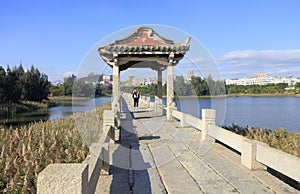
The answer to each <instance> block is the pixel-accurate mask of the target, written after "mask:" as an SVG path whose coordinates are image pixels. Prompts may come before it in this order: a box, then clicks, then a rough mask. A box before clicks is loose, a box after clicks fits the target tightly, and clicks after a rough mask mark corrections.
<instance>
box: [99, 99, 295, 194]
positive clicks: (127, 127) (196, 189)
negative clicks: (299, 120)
mask: <svg viewBox="0 0 300 194" xmlns="http://www.w3.org/2000/svg"><path fill="white" fill-rule="evenodd" d="M122 109H123V112H124V114H125V115H124V116H126V118H125V119H123V120H122V121H121V141H120V142H119V144H116V147H115V151H114V153H113V166H112V167H111V172H110V174H111V175H108V176H103V175H101V178H100V181H99V186H100V187H99V188H100V190H98V192H99V193H113V194H115V193H116V194H119V193H120V194H121V193H122V194H123V193H142V194H148V193H178V194H183V193H259V194H261V193H276V192H279V193H298V192H299V191H297V190H295V189H293V188H291V187H289V186H288V185H286V184H285V183H283V182H281V181H280V180H278V179H277V178H275V177H273V176H271V175H269V174H268V173H267V172H266V171H250V170H248V169H246V168H245V167H243V166H241V165H240V162H239V161H240V156H239V155H238V154H236V153H234V152H232V151H231V150H230V149H228V148H226V147H224V146H222V145H220V144H218V143H213V142H201V141H200V139H201V132H200V131H198V130H196V129H195V128H192V127H188V126H186V127H179V123H178V122H176V121H167V120H166V118H165V117H163V116H160V115H158V114H157V113H154V112H153V111H150V110H149V109H145V108H138V109H135V108H134V107H132V99H125V100H123V103H122Z"/></svg>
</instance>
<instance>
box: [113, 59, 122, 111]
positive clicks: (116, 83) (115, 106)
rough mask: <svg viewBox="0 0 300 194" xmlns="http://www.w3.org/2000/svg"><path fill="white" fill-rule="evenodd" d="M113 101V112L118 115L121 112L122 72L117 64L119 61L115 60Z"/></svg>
mask: <svg viewBox="0 0 300 194" xmlns="http://www.w3.org/2000/svg"><path fill="white" fill-rule="evenodd" d="M112 94H113V101H112V110H113V111H114V112H115V113H117V112H118V111H119V110H120V102H119V99H120V70H119V65H118V63H117V59H115V61H114V64H113V91H112Z"/></svg>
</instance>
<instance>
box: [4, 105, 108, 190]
mask: <svg viewBox="0 0 300 194" xmlns="http://www.w3.org/2000/svg"><path fill="white" fill-rule="evenodd" d="M104 109H109V105H106V106H105V107H99V108H97V109H96V112H97V115H98V116H97V117H94V118H97V119H99V121H98V123H100V122H101V118H102V112H103V110H104ZM92 114H95V111H92V112H89V113H81V114H76V115H73V116H71V117H68V118H64V119H59V120H54V121H51V122H50V121H46V122H42V121H40V122H35V123H32V124H29V125H27V126H23V127H21V128H16V129H13V128H12V127H10V128H4V127H0V193H36V183H37V177H38V174H39V172H41V171H42V170H43V169H44V168H45V167H46V166H47V165H48V164H50V163H74V162H75V163H80V162H82V161H83V160H84V159H85V158H86V156H87V154H88V153H89V150H88V147H87V146H86V144H85V143H84V141H82V139H85V137H83V138H82V135H87V134H89V132H91V131H92V132H93V134H97V131H98V134H99V131H100V128H97V127H99V125H95V122H96V121H95V120H94V123H91V121H90V120H89V118H91V117H90V116H91V115H92ZM78 118H80V119H81V120H82V121H85V120H87V121H88V122H87V123H89V125H86V126H85V127H84V126H80V127H78V125H77V123H76V122H75V120H76V119H77V120H78ZM91 125H93V126H97V127H94V128H92V130H90V129H89V127H90V126H91ZM79 128H80V130H78V129H79ZM94 140H96V139H94ZM92 141H93V140H91V141H90V142H89V143H91V142H92Z"/></svg>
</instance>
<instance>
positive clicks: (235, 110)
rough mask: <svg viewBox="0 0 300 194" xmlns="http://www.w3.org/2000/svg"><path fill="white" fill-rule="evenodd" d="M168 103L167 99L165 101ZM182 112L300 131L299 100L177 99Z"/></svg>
mask: <svg viewBox="0 0 300 194" xmlns="http://www.w3.org/2000/svg"><path fill="white" fill-rule="evenodd" d="M108 101H111V98H110V97H100V98H95V99H89V100H81V101H73V107H72V101H61V103H63V104H64V106H57V107H51V108H49V109H48V110H47V111H44V112H41V111H36V112H33V113H25V114H18V115H17V116H16V117H15V118H10V119H6V118H1V119H0V124H7V125H10V124H12V125H16V124H19V125H20V124H26V123H29V122H32V121H35V120H36V121H38V120H54V119H59V118H62V117H67V116H69V115H71V114H73V112H85V111H89V110H92V109H94V108H95V107H96V106H100V105H102V104H104V103H106V102H108ZM163 103H165V99H164V100H163ZM176 103H177V106H178V109H179V110H182V111H183V112H185V113H189V114H191V115H193V116H196V117H201V109H202V108H213V109H216V112H217V118H216V123H217V124H218V125H220V126H222V125H227V126H229V125H232V124H233V123H234V124H237V125H240V126H256V127H259V128H268V129H274V128H281V127H282V128H284V129H287V130H289V131H298V130H300V117H299V116H300V98H299V97H230V98H214V99H209V98H208V99H203V98H201V99H188V98H185V99H177V100H176Z"/></svg>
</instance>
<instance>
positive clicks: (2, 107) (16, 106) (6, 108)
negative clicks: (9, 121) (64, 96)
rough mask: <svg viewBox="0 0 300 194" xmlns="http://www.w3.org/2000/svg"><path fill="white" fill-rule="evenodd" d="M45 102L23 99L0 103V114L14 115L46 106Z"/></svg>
mask: <svg viewBox="0 0 300 194" xmlns="http://www.w3.org/2000/svg"><path fill="white" fill-rule="evenodd" d="M47 107H48V104H47V103H42V102H29V101H26V102H25V101H24V102H20V103H7V104H0V115H9V116H11V115H14V114H16V113H24V112H31V111H35V110H38V109H43V108H47Z"/></svg>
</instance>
